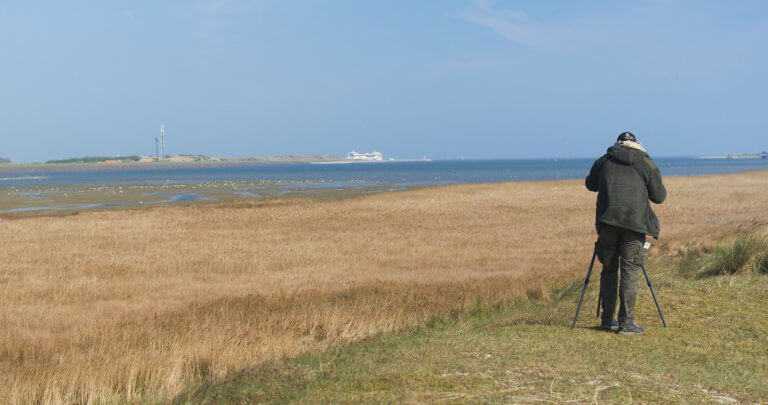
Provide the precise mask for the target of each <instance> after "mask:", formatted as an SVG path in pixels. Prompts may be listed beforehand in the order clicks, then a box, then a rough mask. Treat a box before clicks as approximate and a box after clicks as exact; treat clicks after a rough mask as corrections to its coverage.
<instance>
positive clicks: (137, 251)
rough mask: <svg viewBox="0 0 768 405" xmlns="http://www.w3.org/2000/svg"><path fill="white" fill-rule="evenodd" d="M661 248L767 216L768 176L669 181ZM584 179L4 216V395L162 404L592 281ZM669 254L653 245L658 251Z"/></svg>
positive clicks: (0, 265) (0, 274)
mask: <svg viewBox="0 0 768 405" xmlns="http://www.w3.org/2000/svg"><path fill="white" fill-rule="evenodd" d="M666 182H667V186H668V189H669V192H670V197H669V200H668V202H667V203H666V204H665V205H663V206H661V207H659V208H660V209H659V210H658V213H659V217H660V218H661V221H662V227H663V234H662V236H663V240H662V241H659V244H660V246H661V249H659V250H658V251H660V252H664V253H666V252H671V253H676V252H679V251H684V250H686V249H690V248H692V247H693V248H700V247H706V246H711V245H712V244H713V243H714V241H715V240H717V239H718V238H719V237H720V235H723V234H729V233H732V232H733V231H735V230H736V229H737V228H738V227H739V226H743V225H744V224H751V223H766V222H768V211H766V210H765V207H766V206H768V174H766V173H765V172H756V173H747V174H738V175H728V176H707V177H695V178H683V177H680V178H668V179H667V180H666ZM594 199H595V195H594V194H592V193H589V192H587V191H586V190H585V189H584V188H583V185H582V184H581V182H580V181H556V182H539V183H509V184H494V185H471V186H452V187H444V188H428V189H421V190H414V191H408V192H399V193H389V194H381V195H375V196H369V197H364V198H352V199H345V200H337V201H315V200H308V199H304V200H269V201H260V202H253V201H251V202H237V203H227V204H220V205H198V206H195V205H192V206H186V207H158V208H151V209H146V210H129V211H107V212H93V213H83V214H80V215H75V216H68V217H43V218H39V217H38V218H25V219H14V220H7V219H6V220H3V221H2V222H0V224H1V227H0V246H2V249H0V299H2V301H3V303H4V305H3V306H2V308H0V322H2V325H3V329H2V332H0V333H1V334H0V379H1V380H2V381H5V382H8V383H4V384H2V386H0V402H4V403H5V402H31V401H40V402H52V403H53V402H61V401H64V402H72V401H75V402H91V401H97V400H101V401H113V400H120V401H124V400H128V401H133V400H140V399H157V400H163V399H166V398H169V397H172V396H173V395H175V394H176V393H178V392H180V391H181V390H182V389H183V388H184V387H185V386H187V385H189V384H195V383H197V382H199V381H201V380H205V379H208V378H211V377H215V376H221V375H223V374H225V373H227V372H229V371H232V370H238V369H242V368H244V367H248V366H251V365H254V364H258V363H260V362H263V361H265V360H269V359H275V358H280V357H283V356H295V355H297V354H299V353H302V352H306V351H315V350H322V349H325V348H327V347H329V346H335V345H340V344H344V343H346V342H349V341H352V340H356V339H360V338H363V337H366V336H370V335H372V334H374V333H376V332H379V331H390V330H397V329H402V328H404V327H407V326H409V325H414V324H417V323H421V322H424V321H425V320H426V319H428V318H429V317H431V316H433V315H435V314H442V315H445V314H449V313H450V312H452V311H459V310H466V309H468V308H471V306H472V305H473V302H474V301H475V300H476V299H477V297H482V299H483V300H485V301H488V302H497V301H503V300H507V299H511V298H513V297H515V296H519V295H520V294H525V293H527V294H529V295H533V296H539V295H542V294H544V291H545V290H546V288H545V287H546V286H551V285H554V284H559V283H563V282H565V281H567V280H571V279H573V278H574V277H580V276H582V275H583V273H584V271H585V266H586V262H587V261H588V259H589V256H590V254H591V249H592V242H593V241H594V237H595V235H594V231H593V216H594V211H593V209H594V208H593V205H594ZM657 253H658V252H657Z"/></svg>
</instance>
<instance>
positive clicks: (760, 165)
mask: <svg viewBox="0 0 768 405" xmlns="http://www.w3.org/2000/svg"><path fill="white" fill-rule="evenodd" d="M654 161H655V162H656V164H657V165H658V166H659V168H660V170H661V172H662V175H663V176H696V175H705V174H724V173H736V172H743V171H752V170H768V159H759V158H756V159H702V158H693V157H662V158H657V159H655V160H654ZM593 162H594V159H516V160H512V159H510V160H440V161H408V162H398V161H385V162H365V163H346V164H312V163H269V164H266V163H243V164H226V165H211V164H201V165H198V166H162V165H158V166H147V167H145V166H124V167H121V166H117V167H104V168H101V167H93V168H90V167H88V168H84V167H79V168H77V169H76V170H59V169H56V170H46V169H45V167H40V166H37V167H34V168H32V167H31V168H30V169H29V171H27V172H25V171H18V170H16V171H14V172H6V173H2V172H0V190H2V191H5V193H2V191H0V194H8V195H11V194H13V195H14V196H16V197H19V196H23V195H24V193H30V196H31V197H35V195H34V193H36V192H43V191H44V190H59V191H61V192H65V191H62V190H66V189H67V188H68V187H83V186H88V187H120V186H124V185H151V186H158V187H162V186H170V185H173V186H174V187H175V188H174V189H175V190H177V191H178V194H176V195H169V196H168V198H167V201H165V200H164V202H175V201H190V200H197V199H200V200H210V199H211V197H210V196H206V195H205V190H204V188H201V187H199V185H205V184H217V195H221V191H222V184H223V185H226V184H232V187H231V191H232V193H233V194H236V195H239V196H241V197H253V198H257V197H258V196H259V195H265V193H256V192H251V191H253V190H251V189H249V188H248V187H245V186H244V184H252V185H253V184H257V185H259V187H260V190H263V189H264V187H271V188H272V189H276V190H283V191H286V192H288V191H290V192H299V193H301V192H307V193H311V192H317V191H318V190H354V189H373V190H376V191H377V192H378V191H389V190H402V189H407V188H412V187H423V186H440V185H449V184H473V183H494V182H510V181H531V180H560V179H582V178H584V177H586V175H587V174H588V172H589V169H590V167H591V165H592V163H593ZM185 185H188V186H192V185H197V186H196V187H195V191H194V192H191V191H190V190H185V189H184V187H185ZM224 189H226V186H225V187H224ZM201 190H202V191H201ZM198 197H199V198H198ZM54 200H55V199H54ZM19 205H20V206H19V207H16V206H8V205H7V204H6V205H5V206H4V207H2V208H3V209H0V212H12V211H13V210H15V209H18V210H36V209H43V210H44V209H54V208H46V206H45V205H40V206H36V205H32V206H30V205H29V204H27V203H23V204H22V203H19ZM88 205H89V206H91V205H93V206H94V207H96V208H98V207H100V205H99V204H98V203H97V204H88ZM50 206H56V207H60V206H61V204H60V202H56V204H51V205H50ZM64 207H65V209H66V208H67V207H68V206H67V205H66V204H65V205H64Z"/></svg>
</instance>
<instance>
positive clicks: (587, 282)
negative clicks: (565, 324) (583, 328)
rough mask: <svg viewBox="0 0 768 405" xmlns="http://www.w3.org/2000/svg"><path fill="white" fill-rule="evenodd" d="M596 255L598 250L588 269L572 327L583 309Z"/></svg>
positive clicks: (593, 255) (593, 254)
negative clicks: (582, 305) (582, 304)
mask: <svg viewBox="0 0 768 405" xmlns="http://www.w3.org/2000/svg"><path fill="white" fill-rule="evenodd" d="M595 256H597V250H595V251H594V253H592V260H591V261H590V262H589V270H587V278H585V279H584V288H582V289H581V296H580V297H579V305H578V306H577V307H576V315H574V316H573V324H572V325H571V329H573V328H575V327H576V320H577V319H579V312H580V311H581V303H582V301H583V300H584V293H585V292H586V291H587V284H589V277H590V276H591V275H592V267H593V266H594V265H595Z"/></svg>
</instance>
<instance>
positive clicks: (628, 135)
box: [616, 132, 637, 142]
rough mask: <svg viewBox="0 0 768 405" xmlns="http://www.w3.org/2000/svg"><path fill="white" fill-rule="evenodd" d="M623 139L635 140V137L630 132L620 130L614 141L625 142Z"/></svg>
mask: <svg viewBox="0 0 768 405" xmlns="http://www.w3.org/2000/svg"><path fill="white" fill-rule="evenodd" d="M625 141H631V142H637V138H635V134H633V133H631V132H622V133H621V134H619V137H618V138H616V142H625Z"/></svg>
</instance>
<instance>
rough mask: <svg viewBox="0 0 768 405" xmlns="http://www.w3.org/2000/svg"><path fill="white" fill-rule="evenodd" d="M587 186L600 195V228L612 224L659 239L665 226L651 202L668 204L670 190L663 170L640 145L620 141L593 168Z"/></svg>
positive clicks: (598, 208)
mask: <svg viewBox="0 0 768 405" xmlns="http://www.w3.org/2000/svg"><path fill="white" fill-rule="evenodd" d="M585 183H586V186H587V189H589V190H590V191H596V192H597V193H598V194H597V213H596V224H597V227H598V229H599V227H600V224H609V225H613V226H617V227H620V228H624V229H629V230H631V231H635V232H639V233H643V234H646V235H651V236H653V237H654V238H658V237H659V232H660V231H661V227H660V225H659V220H658V218H657V217H656V214H655V213H654V212H653V210H652V209H651V204H650V202H654V203H656V204H661V203H662V202H664V199H666V198H667V190H666V189H665V188H664V184H663V183H662V181H661V172H660V171H659V168H658V167H657V166H656V164H655V163H653V161H652V160H651V158H650V156H648V153H646V151H645V149H643V147H642V146H641V145H640V144H639V143H636V142H617V143H616V144H615V145H613V146H611V147H610V148H608V152H607V153H606V154H605V155H603V156H602V157H601V158H600V159H597V160H596V161H595V163H594V164H593V165H592V169H590V171H589V176H587V179H586V181H585ZM649 201H650V202H649Z"/></svg>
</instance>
